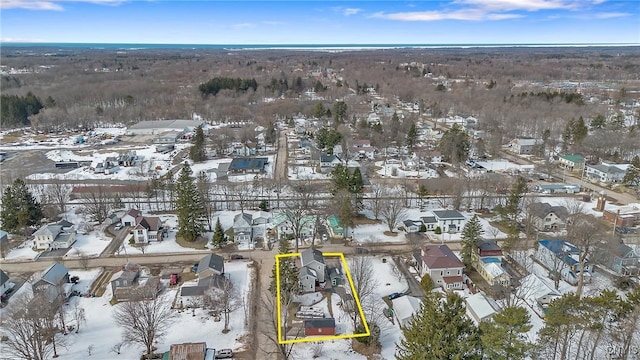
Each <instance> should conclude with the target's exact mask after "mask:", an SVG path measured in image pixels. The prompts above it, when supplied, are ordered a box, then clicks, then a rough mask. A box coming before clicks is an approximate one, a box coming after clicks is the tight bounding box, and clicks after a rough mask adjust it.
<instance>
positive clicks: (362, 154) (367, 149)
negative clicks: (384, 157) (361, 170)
mask: <svg viewBox="0 0 640 360" xmlns="http://www.w3.org/2000/svg"><path fill="white" fill-rule="evenodd" d="M349 152H350V153H351V156H352V157H355V158H356V159H369V160H373V158H374V156H375V149H374V148H373V147H372V146H371V140H366V139H362V140H355V141H354V142H353V144H352V145H351V148H350V149H349Z"/></svg>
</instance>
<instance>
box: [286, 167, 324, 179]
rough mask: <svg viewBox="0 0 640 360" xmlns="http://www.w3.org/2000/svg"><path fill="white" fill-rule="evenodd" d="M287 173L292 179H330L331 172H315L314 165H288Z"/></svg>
mask: <svg viewBox="0 0 640 360" xmlns="http://www.w3.org/2000/svg"><path fill="white" fill-rule="evenodd" d="M287 173H288V176H289V178H290V179H292V180H307V179H309V180H329V179H331V172H326V173H321V172H316V167H314V166H299V165H295V166H288V167H287Z"/></svg>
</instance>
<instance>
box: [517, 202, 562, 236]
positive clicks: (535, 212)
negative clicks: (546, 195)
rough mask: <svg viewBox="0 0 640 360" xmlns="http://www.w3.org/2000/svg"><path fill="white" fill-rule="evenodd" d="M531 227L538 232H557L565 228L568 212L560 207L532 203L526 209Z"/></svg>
mask: <svg viewBox="0 0 640 360" xmlns="http://www.w3.org/2000/svg"><path fill="white" fill-rule="evenodd" d="M527 211H528V213H529V219H530V221H531V225H532V226H533V227H534V228H535V229H536V230H538V231H558V230H563V229H565V228H566V226H567V220H568V218H569V212H568V211H567V208H566V207H564V206H561V205H558V206H551V205H549V204H548V203H533V204H530V205H529V206H528V207H527Z"/></svg>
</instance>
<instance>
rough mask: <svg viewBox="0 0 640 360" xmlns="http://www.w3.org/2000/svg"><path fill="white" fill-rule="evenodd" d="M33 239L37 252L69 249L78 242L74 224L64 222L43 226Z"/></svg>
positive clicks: (34, 234)
mask: <svg viewBox="0 0 640 360" xmlns="http://www.w3.org/2000/svg"><path fill="white" fill-rule="evenodd" d="M33 238H34V243H35V248H36V249H37V250H56V249H68V248H70V247H71V246H72V245H73V244H74V243H75V242H76V230H75V229H74V228H73V224H71V223H69V222H68V221H65V220H62V221H59V222H57V223H49V224H45V225H42V227H41V228H40V229H38V230H37V231H36V232H34V233H33Z"/></svg>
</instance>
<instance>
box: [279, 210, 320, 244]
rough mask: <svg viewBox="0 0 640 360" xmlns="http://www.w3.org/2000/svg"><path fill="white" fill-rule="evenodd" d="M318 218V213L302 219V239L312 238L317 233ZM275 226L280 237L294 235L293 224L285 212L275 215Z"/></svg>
mask: <svg viewBox="0 0 640 360" xmlns="http://www.w3.org/2000/svg"><path fill="white" fill-rule="evenodd" d="M316 219H317V217H316V215H307V216H304V217H302V218H301V219H300V234H299V235H300V239H307V238H311V237H313V236H314V235H315V231H316ZM273 226H274V228H275V229H276V232H277V234H278V239H284V238H285V237H286V236H288V235H291V236H292V235H294V227H293V224H292V223H291V221H289V219H288V218H287V216H286V215H285V214H284V213H278V214H276V216H274V218H273Z"/></svg>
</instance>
